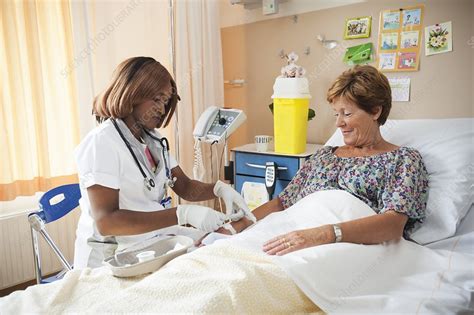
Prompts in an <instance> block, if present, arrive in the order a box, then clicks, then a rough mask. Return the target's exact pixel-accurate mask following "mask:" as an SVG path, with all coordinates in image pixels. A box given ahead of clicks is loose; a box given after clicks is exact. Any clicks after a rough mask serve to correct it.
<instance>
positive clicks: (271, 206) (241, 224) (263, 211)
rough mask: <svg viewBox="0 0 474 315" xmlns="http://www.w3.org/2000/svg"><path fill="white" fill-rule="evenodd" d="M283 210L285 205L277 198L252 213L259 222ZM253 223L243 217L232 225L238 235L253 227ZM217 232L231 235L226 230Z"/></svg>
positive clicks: (221, 229) (222, 229)
mask: <svg viewBox="0 0 474 315" xmlns="http://www.w3.org/2000/svg"><path fill="white" fill-rule="evenodd" d="M281 210H283V205H282V204H281V202H280V198H278V197H276V198H275V199H272V200H270V201H269V202H266V203H264V204H263V205H261V206H260V207H258V208H255V210H253V211H252V213H253V214H254V215H255V217H256V218H257V220H261V219H263V218H264V217H266V216H267V215H269V214H270V213H272V212H276V211H281ZM252 223H253V222H252V221H250V220H249V219H247V218H245V217H243V218H242V219H240V220H239V221H236V222H232V223H231V225H232V227H233V228H234V229H235V231H236V232H237V233H240V232H242V231H243V230H245V229H246V228H247V227H249V226H250V225H252ZM216 232H218V233H223V234H230V232H229V230H227V229H224V228H220V229H218V230H217V231H216Z"/></svg>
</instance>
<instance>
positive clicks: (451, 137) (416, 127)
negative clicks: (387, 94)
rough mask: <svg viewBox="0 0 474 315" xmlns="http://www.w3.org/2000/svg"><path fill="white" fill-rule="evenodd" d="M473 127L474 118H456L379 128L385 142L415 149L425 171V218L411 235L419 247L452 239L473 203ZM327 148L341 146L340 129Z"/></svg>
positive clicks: (401, 122)
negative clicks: (427, 185) (426, 173)
mask: <svg viewBox="0 0 474 315" xmlns="http://www.w3.org/2000/svg"><path fill="white" fill-rule="evenodd" d="M473 126H474V119H473V118H459V119H426V120H388V121H387V122H386V123H385V125H383V126H382V127H381V133H382V136H383V137H384V139H385V140H387V141H388V142H391V143H393V144H395V145H399V146H405V147H412V148H415V149H417V150H418V151H419V152H420V154H421V156H422V158H423V162H424V163H425V166H426V169H427V171H428V174H429V194H428V204H427V209H426V218H425V221H424V223H422V224H421V225H417V226H416V227H415V229H414V230H413V232H412V233H411V235H410V236H411V238H412V239H413V240H415V241H416V242H418V243H420V244H427V243H431V242H435V241H438V240H441V239H445V238H447V237H450V236H453V235H454V234H455V233H456V228H457V226H458V225H459V222H460V221H461V220H462V218H463V217H464V216H465V215H466V213H467V211H468V210H469V208H470V207H471V205H472V204H473V191H474V188H473V187H474V184H473V178H474V174H473V173H474V164H473V156H474V149H473V148H474V144H473V140H474V132H473ZM326 145H329V146H341V145H344V141H343V137H342V134H341V132H340V130H339V129H338V130H336V132H335V133H334V134H333V135H332V136H331V138H330V139H329V140H328V141H327V142H326Z"/></svg>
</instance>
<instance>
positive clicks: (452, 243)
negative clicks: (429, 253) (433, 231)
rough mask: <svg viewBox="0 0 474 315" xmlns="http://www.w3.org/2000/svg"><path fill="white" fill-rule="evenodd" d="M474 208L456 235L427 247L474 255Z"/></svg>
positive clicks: (473, 207)
mask: <svg viewBox="0 0 474 315" xmlns="http://www.w3.org/2000/svg"><path fill="white" fill-rule="evenodd" d="M473 209H474V206H471V208H470V209H469V211H468V213H467V215H466V216H465V217H464V219H463V220H462V221H461V223H460V224H459V226H458V228H457V229H456V234H455V235H454V236H452V237H449V238H447V239H444V240H440V241H437V242H433V243H431V244H427V245H426V247H428V248H431V249H435V250H450V251H454V252H457V253H464V254H470V255H474V210H473Z"/></svg>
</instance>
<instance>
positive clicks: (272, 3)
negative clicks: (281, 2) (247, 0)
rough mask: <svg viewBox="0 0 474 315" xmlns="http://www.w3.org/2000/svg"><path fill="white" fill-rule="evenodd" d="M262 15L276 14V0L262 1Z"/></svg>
mask: <svg viewBox="0 0 474 315" xmlns="http://www.w3.org/2000/svg"><path fill="white" fill-rule="evenodd" d="M262 13H263V15H270V14H275V13H278V0H263V2H262Z"/></svg>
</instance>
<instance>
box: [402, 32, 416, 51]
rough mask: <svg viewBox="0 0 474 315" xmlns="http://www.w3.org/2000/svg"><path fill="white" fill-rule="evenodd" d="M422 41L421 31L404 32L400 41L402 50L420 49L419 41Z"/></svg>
mask: <svg viewBox="0 0 474 315" xmlns="http://www.w3.org/2000/svg"><path fill="white" fill-rule="evenodd" d="M419 39H420V32H419V31H406V32H402V39H401V41H400V45H401V48H404V49H405V48H413V47H418V40H419Z"/></svg>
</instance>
